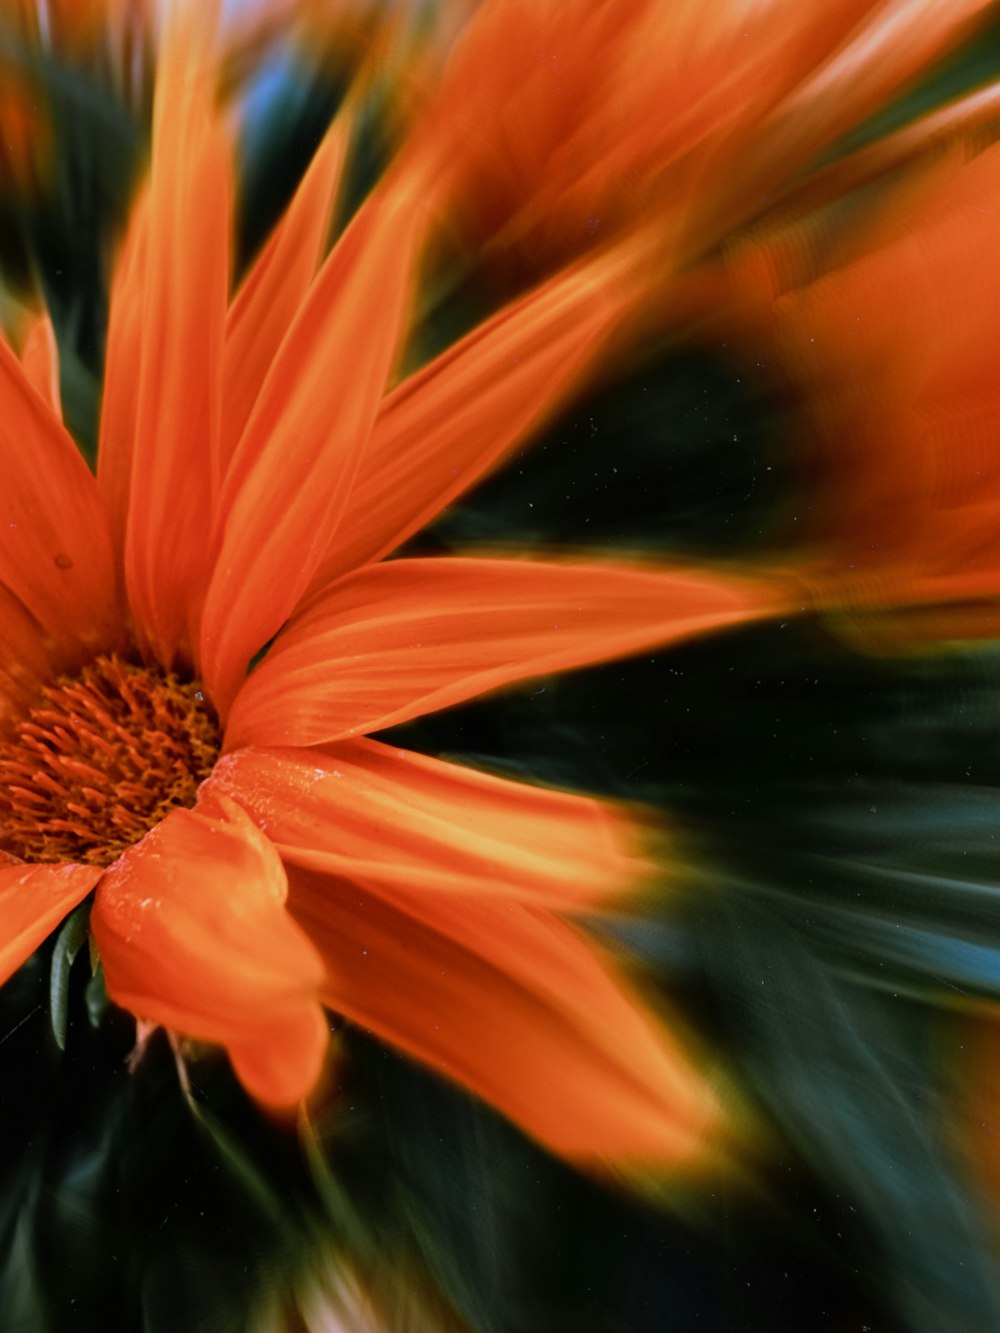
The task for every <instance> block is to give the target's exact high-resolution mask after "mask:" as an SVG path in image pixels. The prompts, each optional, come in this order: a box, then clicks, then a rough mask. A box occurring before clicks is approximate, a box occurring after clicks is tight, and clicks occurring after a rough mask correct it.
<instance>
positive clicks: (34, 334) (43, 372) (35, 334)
mask: <svg viewBox="0 0 1000 1333" xmlns="http://www.w3.org/2000/svg"><path fill="white" fill-rule="evenodd" d="M21 365H22V366H23V367H24V373H25V376H26V377H27V380H28V383H29V384H30V385H31V387H32V388H33V389H34V390H35V392H36V393H38V394H39V395H40V396H41V397H42V398H44V399H45V401H46V402H47V403H48V405H49V407H50V408H51V409H52V415H53V416H54V417H56V418H57V419H58V420H60V421H61V420H62V398H61V395H60V392H59V347H58V344H57V343H56V334H55V329H53V327H52V320H51V319H50V318H49V316H48V313H47V312H46V311H43V312H42V313H41V314H40V315H36V316H35V318H34V319H33V320H32V321H31V324H30V325H29V327H28V331H27V333H26V334H25V338H24V344H23V346H22V347H21Z"/></svg>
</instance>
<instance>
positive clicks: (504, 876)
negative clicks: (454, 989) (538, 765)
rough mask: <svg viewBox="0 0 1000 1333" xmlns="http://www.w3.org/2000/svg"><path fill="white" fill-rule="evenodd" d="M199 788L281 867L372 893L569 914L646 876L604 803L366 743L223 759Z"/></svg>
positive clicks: (625, 823)
mask: <svg viewBox="0 0 1000 1333" xmlns="http://www.w3.org/2000/svg"><path fill="white" fill-rule="evenodd" d="M209 785H210V787H211V789H212V790H214V791H221V792H223V793H225V794H226V795H228V796H230V797H231V798H232V799H233V800H235V801H237V802H238V803H239V804H240V805H241V806H242V807H243V809H245V810H246V811H247V812H248V813H249V814H250V815H251V816H252V818H253V820H254V822H255V823H256V824H257V825H258V827H260V828H261V829H262V830H263V831H264V832H265V833H266V834H267V836H268V837H269V838H270V839H271V841H272V842H273V843H275V844H276V845H277V847H278V850H279V851H280V853H281V856H282V859H283V860H284V861H286V862H289V861H291V862H294V863H295V864H296V865H301V866H305V867H307V868H309V869H313V870H321V871H323V872H324V873H326V874H335V875H336V874H339V875H344V876H347V877H348V878H353V879H355V880H363V881H364V883H365V884H366V885H368V887H369V888H371V889H374V890H375V891H376V892H377V891H379V890H380V889H383V888H387V889H389V890H390V891H393V890H395V889H398V888H406V889H407V890H414V891H420V892H426V893H431V894H440V893H443V894H450V895H454V894H463V895H471V896H473V897H476V898H483V899H486V898H491V899H500V900H513V901H523V902H526V903H531V904H534V905H535V906H536V907H537V906H548V907H553V908H558V909H561V910H570V909H572V908H577V909H579V908H581V907H585V906H593V905H594V904H596V903H600V902H604V901H607V900H609V899H611V898H613V897H615V896H616V895H620V894H622V893H623V892H625V891H627V890H628V889H630V888H632V887H634V886H635V885H636V884H637V883H638V882H639V881H641V879H642V878H643V877H644V876H645V875H646V874H647V873H648V871H649V865H648V864H647V863H646V862H645V861H643V860H642V859H641V854H640V847H639V834H638V830H637V828H636V827H635V826H634V825H633V824H632V823H631V821H630V820H628V819H627V818H626V816H625V815H624V814H623V813H621V812H619V811H618V810H616V809H615V808H614V807H612V806H610V805H608V804H606V803H604V802H601V801H597V800H594V799H592V798H590V797H586V796H576V795H571V794H570V793H568V792H561V791H550V790H546V789H545V788H542V787H533V786H530V785H529V784H527V783H524V782H510V781H508V780H506V779H504V778H498V777H492V776H490V775H489V774H487V773H480V772H477V771H475V770H474V769H471V768H463V767H461V766H459V765H457V764H448V763H443V762H442V761H441V760H439V759H431V758H429V757H428V756H426V755H421V754H412V753H410V752H408V751H406V750H397V749H395V748H394V747H392V746H388V745H382V744H380V743H379V742H377V741H369V740H360V741H344V742H341V743H340V744H338V745H336V746H333V747H331V748H330V749H329V750H327V751H324V752H320V751H317V750H252V749H246V750H237V751H236V752H234V753H233V754H229V755H224V756H223V758H222V759H221V760H220V761H219V763H218V764H217V766H216V768H215V771H214V773H213V774H212V777H211V779H210V783H209Z"/></svg>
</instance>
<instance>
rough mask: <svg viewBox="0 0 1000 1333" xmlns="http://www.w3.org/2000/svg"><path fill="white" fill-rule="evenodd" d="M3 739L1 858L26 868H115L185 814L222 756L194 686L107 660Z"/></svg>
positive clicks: (64, 680)
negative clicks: (37, 864) (75, 864)
mask: <svg viewBox="0 0 1000 1333" xmlns="http://www.w3.org/2000/svg"><path fill="white" fill-rule="evenodd" d="M42 693H43V696H44V698H43V699H41V700H39V702H38V703H37V704H36V705H35V707H33V708H32V709H31V710H30V711H29V712H28V714H27V715H26V716H25V717H24V718H23V719H22V721H21V722H20V725H19V726H18V727H17V728H16V730H15V731H14V732H13V733H12V734H10V735H9V736H8V737H7V738H6V740H5V741H4V740H3V739H0V848H2V849H3V850H4V851H6V852H8V853H10V854H12V855H14V856H16V857H20V858H21V859H22V860H25V861H84V862H87V863H89V864H90V865H101V866H103V865H110V863H111V862H112V861H114V860H115V859H116V858H117V857H118V856H120V855H121V854H122V852H123V851H125V849H126V848H127V847H130V846H131V845H132V844H133V843H134V842H138V841H139V839H140V838H141V837H142V836H143V834H144V833H147V832H148V831H149V829H151V828H152V827H153V825H154V824H157V823H159V821H160V820H161V819H162V818H163V817H164V816H165V815H166V814H167V813H168V812H169V811H170V810H172V809H174V808H175V807H177V806H191V805H193V804H194V801H195V795H196V793H197V790H198V784H199V783H200V782H201V781H203V779H204V778H206V777H207V776H208V774H209V772H210V771H211V769H212V765H213V764H214V763H215V760H216V758H217V757H218V753H219V730H218V726H217V724H216V721H215V718H214V717H213V715H212V713H211V711H210V710H209V708H208V707H207V706H206V704H205V700H204V696H203V694H202V692H201V690H200V688H199V687H198V685H197V683H196V682H185V681H182V680H180V679H179V678H178V677H177V676H175V675H172V674H170V673H166V672H162V671H157V670H151V669H149V668H147V667H143V666H134V665H132V664H131V663H129V662H126V661H125V660H123V659H122V658H120V657H99V658H98V659H97V660H96V661H95V662H92V663H91V664H90V665H89V666H87V667H84V669H83V670H82V671H81V672H80V674H79V675H77V676H63V677H60V678H59V679H58V680H56V681H55V682H54V683H53V684H51V685H47V686H45V687H44V689H43V691H42Z"/></svg>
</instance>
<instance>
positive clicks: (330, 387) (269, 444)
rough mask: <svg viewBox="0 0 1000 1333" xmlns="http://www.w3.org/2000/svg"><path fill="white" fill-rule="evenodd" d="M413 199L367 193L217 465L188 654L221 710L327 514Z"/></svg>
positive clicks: (369, 411)
mask: <svg viewBox="0 0 1000 1333" xmlns="http://www.w3.org/2000/svg"><path fill="white" fill-rule="evenodd" d="M419 211H420V210H419V203H418V201H417V200H416V199H414V198H413V197H411V195H410V194H409V193H408V192H406V191H398V190H397V191H396V192H395V193H390V194H387V195H379V196H377V197H372V198H370V199H369V200H368V201H367V203H366V205H365V206H363V207H362V209H361V210H360V212H359V213H358V215H357V216H356V217H355V219H354V220H353V222H352V223H351V225H350V226H349V227H348V229H347V231H346V232H345V233H344V235H343V237H342V238H341V239H340V241H339V243H338V244H337V246H336V247H335V248H334V250H333V252H332V253H331V255H330V256H329V258H328V259H327V261H326V263H325V265H324V266H323V268H322V270H321V271H320V274H319V275H318V277H317V278H316V281H315V282H314V283H313V285H312V288H311V289H310V292H309V295H308V297H307V298H306V301H305V304H304V305H303V306H302V307H301V309H300V311H299V314H298V316H297V317H296V320H295V323H294V325H293V326H292V328H291V330H290V331H289V333H288V336H287V337H286V338H285V340H284V342H283V343H282V345H281V348H280V350H279V352H278V355H277V357H276V358H275V360H274V362H273V364H272V366H271V370H270V373H269V374H268V377H267V379H266V381H265V383H264V385H263V386H262V388H261V391H260V394H259V395H258V398H257V402H256V404H255V406H254V410H253V414H252V415H251V417H250V420H249V422H248V423H247V428H246V430H245V431H244V433H243V437H242V439H241V440H240V444H239V447H238V449H237V452H236V456H235V457H234V459H233V462H232V464H231V466H230V469H229V472H228V474H227V476H226V484H225V489H224V492H223V496H222V512H223V513H224V514H225V515H226V521H225V528H224V531H223V533H222V537H221V549H220V552H219V556H218V560H217V563H216V567H215V572H214V574H213V576H212V581H211V584H210V587H209V590H208V597H207V601H206V604H205V610H204V618H203V621H202V635H201V653H200V660H201V668H202V678H203V679H204V680H205V682H206V684H207V686H208V688H209V690H210V692H211V695H212V698H213V700H214V702H215V704H216V707H217V708H218V709H219V711H220V713H222V714H224V713H225V711H226V709H227V707H228V705H229V703H230V702H231V700H232V697H233V695H234V694H235V693H236V690H237V688H238V686H239V683H240V681H241V679H242V677H243V675H244V673H245V672H246V669H247V666H248V664H249V662H250V659H251V658H252V657H253V655H254V654H255V653H256V652H257V651H258V650H259V649H260V648H261V647H263V645H264V644H265V643H267V641H268V640H269V639H270V638H272V637H273V635H274V634H275V633H276V631H277V630H278V629H279V628H280V627H281V625H282V624H283V623H284V621H285V620H286V619H287V618H288V616H289V614H290V613H291V611H292V609H293V607H294V606H295V604H296V602H297V601H298V600H299V598H300V597H301V595H302V593H303V591H304V590H305V588H306V587H307V586H308V584H309V581H310V580H311V578H312V576H313V574H314V573H315V570H316V567H317V566H318V564H319V562H320V560H321V559H322V556H323V551H324V549H325V547H326V544H327V541H328V539H329V537H328V535H329V533H330V531H331V529H332V528H333V527H334V525H335V524H336V523H337V521H338V520H339V517H340V515H341V513H342V512H343V510H344V506H345V504H346V502H347V497H348V493H349V491H350V488H351V485H352V484H353V481H354V476H355V473H356V471H357V467H358V463H359V460H360V458H361V454H362V451H363V449H364V447H365V445H366V444H367V442H368V438H369V435H370V434H371V428H372V423H373V421H374V419H375V414H376V412H377V410H378V405H379V401H380V399H381V397H382V393H383V390H384V387H385V381H386V377H387V375H388V373H389V368H390V366H391V364H392V361H393V358H394V356H395V353H396V348H397V344H398V341H399V338H400V334H401V331H402V327H403V320H404V312H405V310H406V305H407V298H408V295H409V292H410V287H411V279H412V273H411V269H412V261H413V255H414V250H415V244H416V238H417V231H418V225H417V224H418V214H419Z"/></svg>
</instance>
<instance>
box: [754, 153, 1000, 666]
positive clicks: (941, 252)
mask: <svg viewBox="0 0 1000 1333" xmlns="http://www.w3.org/2000/svg"><path fill="white" fill-rule="evenodd" d="M998 212H1000V146H993V147H989V148H987V149H986V150H985V151H983V152H982V153H979V154H974V153H971V152H970V149H969V148H968V147H962V146H961V145H960V144H957V143H956V144H955V145H954V146H953V148H952V150H951V151H950V152H948V153H946V154H944V155H939V157H938V158H937V160H935V161H932V162H931V163H929V164H926V165H924V166H923V167H921V168H920V169H919V170H916V171H914V172H912V173H909V174H908V175H906V176H904V178H903V179H902V180H901V181H899V182H897V185H896V188H895V189H894V190H893V191H892V192H890V193H889V194H888V195H886V196H884V197H880V198H878V199H877V200H876V202H875V203H871V202H870V201H869V203H868V205H867V207H866V208H865V209H860V208H856V209H854V210H853V211H851V212H849V213H848V214H847V217H848V218H849V219H850V223H849V225H844V224H843V222H835V221H833V220H831V219H829V218H822V217H819V218H816V219H812V220H802V219H797V220H793V221H792V222H791V223H790V224H789V225H788V226H787V227H786V228H785V229H784V230H781V229H779V230H777V231H765V232H764V233H763V234H762V235H761V236H759V237H757V238H754V239H752V240H750V241H749V242H748V243H747V244H746V245H745V246H743V247H742V248H741V249H740V250H739V251H737V252H735V253H734V258H733V263H732V266H731V274H730V276H731V280H732V283H733V290H734V292H736V293H737V296H736V305H737V308H738V306H739V302H740V300H743V301H745V302H746V303H747V304H746V306H745V307H744V308H745V309H749V310H750V311H751V313H750V315H749V324H748V326H747V327H746V328H744V330H743V335H744V336H745V337H746V338H748V339H752V340H754V345H755V347H756V348H757V350H758V353H760V354H761V355H763V356H764V357H765V358H766V360H767V361H768V364H769V365H770V366H771V368H772V370H773V371H775V372H776V373H777V375H778V378H779V383H780V384H781V385H782V386H783V387H784V390H785V393H786V395H787V401H788V403H789V405H790V408H791V411H792V412H793V414H794V415H795V417H796V418H797V419H798V420H799V421H801V422H802V423H803V426H804V429H801V428H800V430H799V432H798V440H799V448H798V457H799V461H800V464H801V465H802V467H803V473H804V481H803V485H804V487H806V488H808V489H810V491H811V495H810V500H809V506H810V517H809V523H808V525H807V527H808V533H807V534H804V535H806V536H807V543H806V546H805V549H804V550H800V551H799V554H798V559H799V569H800V573H801V577H802V578H803V580H804V583H805V585H806V587H807V588H808V589H809V590H810V594H811V596H812V597H813V598H814V599H815V600H816V601H817V602H818V603H819V604H820V605H823V606H826V607H831V606H832V607H841V608H844V609H847V608H850V609H853V610H865V609H867V610H871V611H875V612H878V622H877V626H878V632H879V633H880V634H881V633H890V632H891V634H892V637H893V638H896V637H897V634H899V633H901V634H902V635H903V637H904V639H905V638H915V639H916V640H921V639H926V638H931V639H935V640H941V639H963V638H978V637H989V638H995V637H997V636H998V634H1000V617H998V615H997V597H998V596H1000V467H998V462H997V443H996V442H997V438H998V433H1000V386H998V383H997V377H996V371H995V365H994V360H995V354H994V341H993V339H994V337H995V334H996V330H997V328H998V327H1000V305H998V298H997V291H998V284H1000V256H998V251H997V244H996V218H997V215H998ZM763 348H766V349H767V351H766V352H764V351H762V349H763ZM874 623H875V622H873V624H874Z"/></svg>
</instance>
